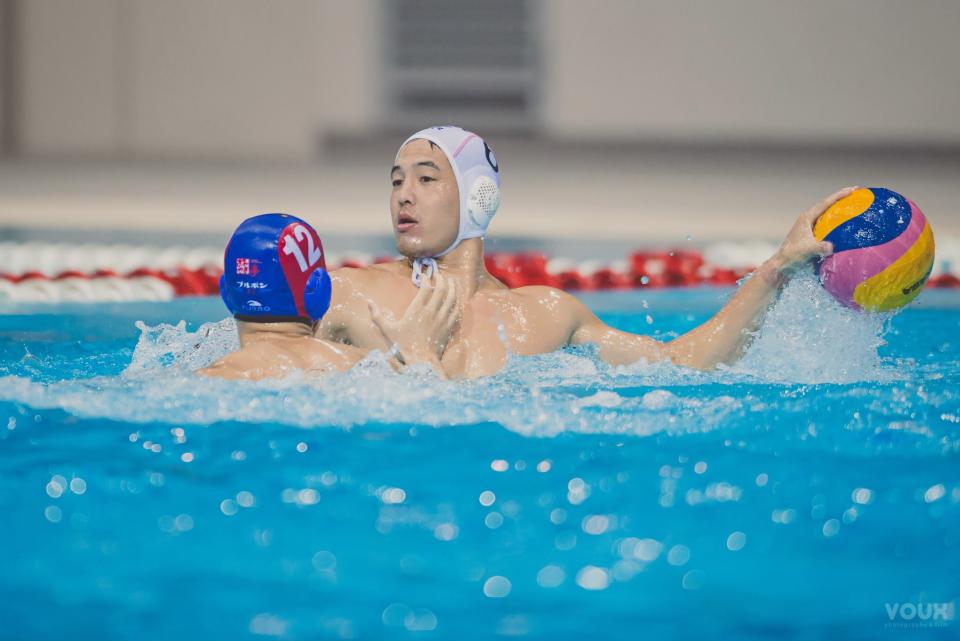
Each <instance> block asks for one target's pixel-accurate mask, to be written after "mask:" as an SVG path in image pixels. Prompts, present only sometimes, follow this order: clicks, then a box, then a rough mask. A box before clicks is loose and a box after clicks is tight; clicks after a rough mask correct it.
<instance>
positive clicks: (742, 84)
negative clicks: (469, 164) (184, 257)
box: [0, 0, 960, 238]
mask: <svg viewBox="0 0 960 641" xmlns="http://www.w3.org/2000/svg"><path fill="white" fill-rule="evenodd" d="M958 27H960V2H956V1H955V0H918V1H916V2H909V3H907V2H902V1H900V0H839V1H838V0H808V1H806V2H802V3H788V2H768V1H764V0H725V1H723V2H712V1H707V0H699V1H696V0H680V1H676V2H654V1H648V0H606V1H598V2H589V3H587V2H579V1H576V0H551V1H546V0H526V1H524V0H486V1H484V2H477V1H474V0H357V1H353V2H342V1H333V0H314V1H309V0H282V1H275V2H263V1H262V0H229V1H227V0H224V1H216V0H163V1H157V0H83V1H82V2H77V1H73V0H0V36H2V43H0V70H2V72H0V73H2V75H0V90H2V99H0V124H2V127H0V131H2V132H3V138H2V140H3V145H2V153H3V155H4V159H5V160H4V162H3V163H2V164H0V180H3V183H2V188H0V224H5V225H7V226H8V227H23V226H26V227H29V226H37V225H40V226H46V227H49V228H60V227H71V226H72V227H85V226H93V227H97V226H101V227H102V226H104V224H105V223H104V221H105V220H109V221H117V222H116V223H115V224H116V225H119V226H121V227H125V226H132V227H138V226H146V227H158V226H164V225H165V226H166V227H178V226H186V227H187V228H191V227H201V228H205V229H210V230H213V229H219V228H222V227H224V226H225V225H227V224H228V223H229V222H232V221H233V220H235V219H239V218H242V217H243V216H245V215H249V214H250V213H255V212H256V210H259V209H261V208H266V209H280V208H282V207H295V208H298V209H301V210H302V209H303V208H308V209H316V210H322V209H325V210H326V211H329V210H330V208H331V203H332V204H333V205H335V207H334V209H336V210H338V211H341V212H343V213H342V215H334V214H327V215H328V217H329V219H330V221H329V226H330V227H331V228H334V229H336V230H339V231H342V232H346V231H350V230H357V231H373V230H380V231H383V232H386V231H389V230H388V229H384V222H383V211H384V210H385V207H386V205H385V200H384V199H385V197H386V192H385V187H386V181H385V178H383V176H384V175H385V173H384V172H385V170H384V167H385V166H386V165H387V163H388V162H389V160H390V158H391V155H392V153H393V151H394V148H395V146H396V144H398V142H399V141H401V140H402V139H403V134H404V133H407V132H409V131H412V130H415V129H418V128H420V127H423V126H427V125H430V124H439V123H447V122H455V123H458V124H462V125H463V126H465V127H468V128H474V129H476V130H479V131H480V132H482V133H484V134H486V135H487V137H488V138H490V139H491V140H492V141H493V143H494V146H495V147H497V149H498V156H499V157H500V158H501V160H506V161H507V162H506V167H508V168H510V169H511V171H513V170H516V171H514V172H513V173H510V174H505V180H509V181H510V182H507V183H505V205H504V208H505V210H507V209H512V210H513V211H517V212H519V211H522V212H523V215H522V216H521V215H519V214H517V215H511V216H501V218H503V219H504V220H506V219H507V218H510V219H511V220H512V222H509V223H505V224H504V225H505V226H504V229H505V231H506V232H508V233H516V234H521V235H523V234H531V235H532V234H536V233H540V232H538V230H542V229H543V227H544V223H545V222H546V223H547V225H546V226H547V227H548V228H549V229H548V230H547V231H546V232H545V233H553V232H556V230H557V229H559V230H560V232H559V233H568V234H576V233H578V231H577V230H578V229H580V228H581V227H582V224H583V223H582V211H583V207H591V208H593V209H596V210H598V213H599V214H601V215H602V216H607V217H608V218H602V216H601V222H602V223H603V224H602V225H601V227H602V226H603V225H606V227H607V228H606V232H605V233H606V234H607V235H617V234H621V233H622V232H623V231H624V230H625V229H626V230H627V231H629V232H630V233H634V234H650V233H651V229H650V227H651V225H650V224H649V223H650V221H651V220H652V219H651V218H643V216H648V217H649V216H654V217H656V219H657V220H658V221H662V220H663V219H664V218H670V216H665V214H676V215H678V216H680V217H681V219H682V220H684V221H686V223H685V224H686V226H687V227H688V228H689V229H695V230H698V231H703V233H706V234H707V235H723V234H724V231H725V230H726V231H727V232H730V231H731V229H730V227H729V225H727V224H726V222H724V223H722V224H721V223H720V220H719V218H722V217H718V216H716V215H714V214H716V213H717V212H718V211H720V212H723V211H724V210H723V207H722V206H719V210H718V209H717V205H716V202H717V200H718V199H717V196H718V189H719V190H720V191H721V192H723V191H725V190H726V191H727V192H728V193H727V195H730V196H731V197H733V196H734V195H739V196H738V197H739V198H740V199H741V200H743V197H742V195H741V194H742V192H743V191H744V190H750V191H751V192H752V194H753V197H751V198H748V199H746V200H750V201H751V202H752V203H753V204H752V205H748V206H745V207H739V208H738V209H737V210H736V211H735V212H734V213H735V215H736V216H740V217H741V218H742V219H743V221H745V222H749V221H751V220H755V221H756V225H752V226H751V231H752V232H753V233H757V234H777V233H779V232H778V231H777V230H779V229H781V228H783V226H784V225H785V223H786V222H789V218H790V217H792V216H793V215H795V213H796V211H797V210H798V208H801V207H806V206H807V205H809V204H810V203H811V202H813V200H815V199H818V198H819V197H821V196H822V195H824V194H825V193H829V192H831V191H833V190H835V189H837V188H839V187H842V186H844V185H845V184H847V183H849V182H855V183H860V182H863V183H864V184H880V183H881V182H882V181H886V183H885V184H889V186H891V187H894V188H900V189H901V190H902V191H905V192H906V193H908V194H909V195H911V196H913V197H914V199H916V200H919V201H920V202H921V203H922V204H924V206H925V208H927V209H930V213H931V215H932V216H933V219H934V220H935V221H936V222H938V223H939V225H940V226H941V227H943V226H946V227H949V228H950V229H951V230H957V229H958V225H960V223H958V222H957V219H958V218H960V216H958V213H960V212H958V210H957V208H956V205H955V204H954V202H953V201H955V200H956V194H955V192H954V191H952V190H953V189H954V185H955V182H954V181H955V179H956V178H957V177H958V176H960V173H957V172H960V161H958V157H960V115H958V114H960V71H958V70H960V38H957V37H956V35H955V33H956V31H957V29H958ZM505 151H506V152H508V153H506V154H505ZM158 162H159V163H160V164H159V165H158V164H157V163H158ZM201 165H202V167H204V168H205V169H202V170H200V169H198V167H199V166H201ZM231 167H232V169H230V168H231ZM225 168H226V169H225ZM280 168H284V169H280ZM204 172H206V173H204ZM558 178H559V179H558ZM570 181H573V182H574V183H579V184H578V185H577V190H574V188H573V187H570V186H568V187H562V186H561V187H558V186H557V185H558V183H569V182H570ZM638 181H639V183H640V184H641V185H644V186H645V187H646V191H645V192H643V196H642V197H641V196H640V195H638V192H637V186H638ZM644 181H646V183H644ZM890 181H892V182H890ZM324 184H326V185H327V186H328V188H329V189H327V190H324V189H321V187H322V186H323V185H324ZM318 185H319V186H318ZM345 185H346V186H345ZM558 189H559V191H557V190H558ZM563 189H568V190H570V191H568V192H564V191H563ZM331 190H332V191H331ZM583 190H592V193H593V197H592V198H591V197H588V196H583V195H581V192H582V191H583ZM911 190H912V191H911ZM224 192H231V193H232V194H233V195H230V194H229V193H228V194H225V193H224ZM511 192H512V193H511ZM111 194H113V195H115V196H116V198H113V199H111V198H112V196H111ZM281 194H282V197H281V196H280V195H281ZM545 199H546V200H545ZM183 203H190V205H189V206H188V207H187V211H186V212H183ZM571 203H572V204H571ZM711 203H714V205H713V209H711ZM931 205H932V206H933V208H931ZM165 209H166V210H173V209H176V211H178V212H182V213H183V215H181V216H180V217H178V216H177V214H173V215H172V217H171V216H168V217H166V218H164V220H165V222H163V221H158V220H157V215H158V214H160V213H162V212H163V211H164V210H165ZM771 211H772V212H776V215H775V216H772V217H771V216H767V215H765V214H764V213H763V212H771ZM938 211H940V212H942V213H941V214H940V216H938V215H937V212H938ZM119 212H122V213H119ZM638 217H639V220H640V222H638ZM751 217H752V218H751ZM938 218H939V219H940V220H938ZM578 219H579V222H578ZM374 221H376V222H374ZM518 221H519V222H518ZM644 221H646V222H644ZM941 221H942V222H941ZM111 224H114V223H111ZM496 224H497V225H500V223H499V222H498V223H496ZM657 227H658V230H659V231H657V232H655V233H654V236H655V235H656V234H657V233H660V234H661V235H663V233H664V232H663V229H661V227H662V225H658V226H657ZM668 228H669V229H668V231H667V232H666V237H669V238H672V237H676V236H677V235H678V234H679V231H677V230H676V229H674V228H672V227H669V224H668ZM564 230H566V231H564ZM598 233H599V235H603V234H604V230H603V229H601V230H598ZM743 234H744V231H743V230H740V231H735V230H734V231H733V233H732V235H735V236H736V235H743Z"/></svg>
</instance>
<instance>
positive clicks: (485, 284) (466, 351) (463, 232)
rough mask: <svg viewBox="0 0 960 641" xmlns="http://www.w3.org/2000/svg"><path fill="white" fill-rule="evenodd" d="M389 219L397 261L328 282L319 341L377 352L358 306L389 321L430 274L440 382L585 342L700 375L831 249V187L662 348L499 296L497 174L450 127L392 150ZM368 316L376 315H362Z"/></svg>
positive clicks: (568, 303)
mask: <svg viewBox="0 0 960 641" xmlns="http://www.w3.org/2000/svg"><path fill="white" fill-rule="evenodd" d="M390 180H391V182H392V185H393V189H392V192H391V196H390V214H391V218H392V222H393V229H394V237H395V239H396V244H397V249H398V250H399V252H400V254H402V255H403V257H404V258H403V259H402V260H399V261H396V262H392V263H384V264H380V265H372V266H370V267H364V268H356V269H353V268H343V269H339V270H336V271H335V272H333V273H332V274H331V276H332V279H333V283H334V286H335V287H336V288H337V292H338V295H337V300H336V301H334V303H333V305H332V306H331V308H330V312H329V313H328V314H327V315H326V316H325V317H324V318H323V321H322V322H321V323H320V324H319V327H318V334H317V335H318V336H320V337H322V338H326V339H330V340H335V341H338V342H341V343H347V344H350V345H354V346H357V347H363V348H367V349H372V348H379V349H386V348H387V347H388V345H387V343H386V342H385V340H384V338H383V336H382V332H380V331H379V330H378V329H377V326H376V324H375V323H374V322H371V317H370V313H369V311H368V304H367V300H368V299H373V300H374V301H375V302H376V303H377V305H378V306H379V307H380V308H382V309H385V310H388V311H391V312H392V313H394V314H399V313H401V312H402V310H403V309H404V307H405V306H406V305H407V303H408V302H409V301H410V300H411V299H412V298H413V297H414V296H415V295H416V292H417V287H418V285H419V283H420V282H421V280H422V278H423V277H424V276H423V275H429V274H430V273H431V272H432V271H434V270H439V271H440V272H441V273H443V275H444V276H446V277H447V278H450V279H452V280H453V281H455V283H456V288H457V292H458V306H459V308H460V310H461V311H460V321H459V323H458V325H457V327H455V328H454V331H453V335H452V336H451V337H450V340H449V343H448V344H447V347H446V351H445V352H444V353H443V356H442V362H443V366H444V369H445V370H446V372H447V373H448V374H450V375H451V376H457V377H474V376H484V375H488V374H492V373H494V372H497V371H498V370H500V369H501V368H502V367H503V365H504V363H505V362H506V360H507V357H508V355H509V354H511V353H512V354H520V355H531V354H542V353H545V352H550V351H553V350H556V349H558V348H560V347H563V346H565V345H571V344H573V345H579V344H586V343H593V344H596V345H597V346H598V348H599V355H600V357H601V358H603V359H604V360H605V361H607V362H609V363H613V364H626V363H633V362H636V361H639V360H646V361H661V360H667V359H668V360H671V361H673V362H674V363H677V364H679V365H685V366H689V367H695V368H700V369H711V368H713V367H715V366H716V365H717V364H719V363H731V362H733V361H735V360H737V359H738V358H739V357H740V356H741V355H742V354H743V352H744V349H745V347H746V345H747V343H748V341H749V340H750V337H751V335H752V330H754V329H756V328H757V327H758V325H759V323H760V322H761V321H762V319H763V316H764V314H765V312H766V310H767V309H768V307H769V306H770V303H771V302H772V301H773V299H774V297H775V296H776V295H777V292H778V291H779V290H780V288H781V286H782V284H783V282H784V281H785V280H786V278H788V277H789V275H790V274H791V273H792V271H793V270H794V268H795V267H797V266H799V265H803V264H806V263H807V262H808V261H810V259H811V258H813V257H815V256H823V255H827V254H829V253H830V252H831V251H832V248H831V245H830V243H828V242H821V241H817V240H816V239H815V238H814V236H813V232H812V228H813V225H814V223H815V222H816V220H817V218H818V217H819V216H820V214H821V213H823V211H824V210H825V209H826V208H827V207H829V206H830V205H831V204H832V203H833V202H835V201H836V200H838V199H840V198H843V197H844V196H846V195H848V194H849V193H851V192H852V191H853V189H854V188H852V187H851V188H848V189H844V190H842V191H839V192H837V193H835V194H833V195H831V196H829V197H827V198H826V199H824V200H823V201H821V202H820V203H818V204H817V205H815V206H813V207H812V208H810V209H809V210H807V211H806V212H804V213H803V214H801V216H800V217H799V218H798V219H797V221H796V223H795V225H794V226H793V228H792V229H791V230H790V232H789V234H788V235H787V237H786V240H784V242H783V244H782V245H781V246H780V248H779V250H778V251H777V252H776V253H775V255H773V256H772V257H771V258H770V259H769V260H767V261H766V262H765V263H764V264H763V265H762V266H761V267H760V268H759V269H758V270H757V271H756V272H754V274H753V277H751V278H749V279H748V280H747V281H746V282H745V283H744V284H743V285H742V286H741V287H740V288H739V289H738V290H737V292H736V293H735V294H734V295H733V296H732V297H731V299H730V300H729V301H728V302H727V304H726V305H725V306H724V307H723V309H721V310H720V311H719V312H718V313H717V314H716V315H715V316H714V317H713V318H711V319H710V320H709V321H707V322H706V323H704V324H703V325H701V326H699V327H697V328H696V329H694V330H692V331H690V332H688V333H687V334H685V335H683V336H680V337H678V338H676V339H674V340H672V341H670V342H667V343H661V342H659V341H657V340H654V339H652V338H650V337H647V336H639V335H635V334H630V333H627V332H622V331H619V330H617V329H614V328H612V327H609V326H607V325H606V324H604V323H603V322H601V321H600V320H599V319H598V318H597V317H596V316H595V315H594V314H593V313H592V312H591V311H590V310H589V309H588V308H587V307H586V306H585V305H583V303H581V302H580V301H579V300H577V299H576V298H575V297H574V296H572V295H570V294H567V293H566V292H563V291H561V290H558V289H554V288H552V287H542V286H534V287H520V288H517V289H513V290H511V289H508V288H507V287H506V286H505V285H504V284H503V283H501V282H500V281H498V280H496V279H495V278H494V277H493V276H491V275H490V274H489V273H488V272H487V270H486V269H485V267H484V262H483V251H484V249H483V237H484V235H485V234H486V230H487V227H488V225H489V224H490V221H491V219H492V218H493V216H494V214H495V213H496V210H497V207H498V206H499V204H500V166H499V164H498V162H497V159H496V156H495V155H494V153H493V150H492V149H491V148H490V146H489V145H487V144H486V142H484V140H483V139H482V138H480V137H479V136H477V135H476V134H474V133H471V132H469V131H465V130H463V129H460V128H458V127H431V128H429V129H424V130H422V131H420V132H417V133H415V134H413V135H412V136H410V137H409V138H408V139H407V140H406V141H405V142H404V143H403V145H401V147H400V150H399V152H398V153H397V155H396V158H395V160H394V164H393V167H392V168H391V170H390ZM373 320H375V319H373Z"/></svg>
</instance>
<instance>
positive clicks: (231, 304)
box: [220, 214, 332, 323]
mask: <svg viewBox="0 0 960 641" xmlns="http://www.w3.org/2000/svg"><path fill="white" fill-rule="evenodd" d="M223 268H224V269H223V276H221V277H220V297H221V298H222V299H223V303H224V305H226V306H227V309H228V310H230V313H232V314H233V315H234V317H236V318H237V319H239V320H243V321H247V322H260V323H269V322H290V321H296V322H303V323H312V322H315V321H318V320H320V319H321V318H322V317H323V315H324V314H325V313H326V312H327V309H328V308H329V307H330V295H331V289H332V286H331V282H330V275H329V274H328V273H327V270H326V264H325V262H324V257H323V246H322V245H321V243H320V237H319V236H318V235H317V232H316V230H314V229H313V228H312V227H311V226H310V225H309V224H307V223H306V222H304V221H303V220H301V219H299V218H296V217H294V216H290V215H287V214H262V215H260V216H254V217H253V218H248V219H247V220H245V221H244V222H243V223H241V224H240V226H239V227H237V230H236V231H235V232H234V233H233V237H232V238H231V239H230V242H229V244H228V245H227V249H226V251H225V252H224V265H223Z"/></svg>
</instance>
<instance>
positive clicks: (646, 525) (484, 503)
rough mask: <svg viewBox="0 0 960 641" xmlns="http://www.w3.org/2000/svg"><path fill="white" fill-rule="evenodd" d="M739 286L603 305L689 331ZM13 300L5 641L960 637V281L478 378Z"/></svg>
mask: <svg viewBox="0 0 960 641" xmlns="http://www.w3.org/2000/svg"><path fill="white" fill-rule="evenodd" d="M728 294H729V290H718V289H691V290H661V291H656V292H644V291H635V292H621V293H604V294H593V295H590V296H585V297H584V299H585V300H586V301H587V302H588V304H589V305H590V306H591V307H592V308H593V309H595V310H596V311H597V312H598V313H600V315H601V316H602V317H603V318H604V319H605V320H606V321H607V322H609V323H611V324H613V325H615V326H618V327H620V328H623V329H627V330H633V331H639V332H646V333H652V334H655V335H657V336H660V337H669V336H672V335H675V334H676V333H677V332H682V331H685V330H686V329H688V328H691V327H693V326H695V325H696V324H697V323H699V322H702V321H703V320H704V319H706V318H707V317H708V316H709V315H710V314H711V313H712V312H713V311H715V310H716V309H718V308H719V306H720V304H721V303H722V300H723V298H724V297H725V296H726V295H728ZM3 311H6V312H8V315H4V316H0V376H2V377H3V378H2V385H0V409H2V412H3V413H2V414H0V448H2V451H3V456H2V457H0V511H2V514H3V515H4V525H3V527H2V530H0V549H2V554H3V559H4V561H3V573H2V578H0V603H2V605H0V612H2V614H3V617H2V620H3V623H2V624H0V626H2V627H0V638H11V639H14V638H16V639H22V638H31V639H40V638H44V639H46V638H49V639H62V638H96V639H134V638H136V639H169V638H174V637H178V638H181V639H193V638H197V639H237V638H283V639H315V638H357V639H375V638H398V637H401V638H404V637H409V638H444V639H473V638H493V637H499V636H519V637H523V638H551V639H591V640H592V639H614V638H616V639H623V638H641V637H643V638H712V637H721V638H727V639H735V638H740V639H780V638H820V637H829V638H871V639H876V638H901V637H903V636H904V635H905V634H907V635H909V636H910V638H927V637H930V638H946V637H948V636H956V635H957V633H958V630H960V627H958V626H960V622H957V621H956V620H955V619H953V620H951V619H950V617H947V619H946V620H945V619H944V618H943V617H942V616H941V617H935V618H926V617H924V618H921V616H920V615H918V614H917V611H918V610H917V606H919V612H920V613H924V612H929V611H927V610H925V608H927V607H928V604H943V603H949V602H951V601H953V600H955V599H957V597H958V596H960V595H958V591H960V582H958V580H957V577H958V576H960V465H958V463H960V391H958V389H957V388H958V383H960V331H958V329H960V295H958V293H957V292H948V291H927V292H925V293H924V294H923V295H922V296H921V297H920V299H919V301H918V302H917V304H915V305H913V306H911V307H910V308H909V309H908V310H907V311H905V312H904V313H902V314H900V315H898V316H896V317H894V318H892V319H884V318H881V317H874V316H861V315H857V314H855V313H853V312H849V311H847V310H844V309H842V308H840V307H838V306H837V305H836V304H835V303H834V302H833V301H832V299H830V298H829V296H827V295H826V294H824V292H822V291H821V290H820V289H819V288H818V286H817V285H816V283H814V282H812V281H811V280H800V281H797V282H795V283H793V284H791V286H790V287H789V288H788V290H787V291H786V292H785V293H784V296H783V298H782V300H781V302H780V304H779V305H778V306H777V308H776V309H775V310H774V311H773V312H772V313H771V315H770V317H769V318H768V322H767V324H766V325H765V328H764V330H763V333H762V335H761V336H760V337H759V339H758V341H757V342H756V344H755V345H754V347H753V348H752V350H751V351H750V353H749V354H748V355H747V357H746V358H745V359H744V361H743V362H742V363H741V365H739V366H737V367H736V368H733V369H730V370H725V371H720V372H715V373H711V374H702V373H697V372H691V371H684V370H680V369H677V368H673V367H667V366H647V365H635V366H631V367H626V368H610V367H607V366H605V365H603V364H602V363H600V362H598V361H597V359H596V358H595V357H594V356H593V354H592V353H591V351H590V350H589V349H573V350H567V351H564V352H560V353H557V354H552V355H546V356H540V357H532V358H516V359H512V360H511V361H510V363H509V365H508V367H507V369H506V370H505V371H504V372H503V373H501V374H499V375H497V376H494V377H491V378H489V379H483V380H479V381H473V382H443V381H439V380H436V379H435V378H433V377H432V376H430V375H428V374H426V373H424V372H410V373H407V374H404V375H399V374H394V373H392V372H391V371H390V370H389V369H388V368H387V367H386V366H385V365H384V364H383V363H382V362H380V361H379V360H378V359H377V358H375V357H374V358H371V359H369V360H368V361H367V362H365V363H363V364H361V366H359V367H358V368H356V369H355V370H353V371H351V372H349V373H347V374H343V375H339V376H334V377H330V378H327V379H323V380H320V381H316V380H304V379H300V380H290V381H283V382H277V381H273V382H263V383H258V384H230V383H227V382H224V381H215V380H198V379H197V378H195V377H194V376H193V375H191V374H190V373H189V370H190V369H194V368H196V367H199V366H201V365H203V364H206V363H208V362H210V361H211V360H212V359H214V358H215V357H216V356H217V355H219V354H221V353H223V351H225V350H226V349H228V348H229V347H230V345H232V344H233V341H234V339H233V337H232V334H231V327H230V321H223V322H220V323H214V324H208V325H202V324H203V323H205V322H207V321H212V320H217V319H221V318H223V317H224V315H225V314H224V312H223V310H222V307H221V305H220V302H219V301H218V300H216V299H212V298H202V299H181V300H178V301H177V302H174V303H166V304H115V305H98V306H96V307H90V306H83V305H76V306H68V305H62V306H56V307H49V306H35V307H33V308H30V307H17V308H8V309H6V310H3ZM180 320H184V321H185V323H184V324H182V325H179V326H178V325H176V323H177V322H178V321H180ZM137 321H142V323H140V324H139V326H138V325H136V324H135V323H136V322H137ZM165 323H166V325H165ZM937 607H938V608H940V609H938V610H935V611H934V612H940V613H941V614H943V613H944V612H947V613H949V614H950V616H951V617H952V616H953V613H954V612H955V608H954V609H950V608H949V607H946V609H943V607H941V606H937ZM911 608H913V609H912V610H911ZM911 614H912V615H913V616H911Z"/></svg>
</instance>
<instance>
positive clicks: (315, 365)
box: [197, 332, 367, 381]
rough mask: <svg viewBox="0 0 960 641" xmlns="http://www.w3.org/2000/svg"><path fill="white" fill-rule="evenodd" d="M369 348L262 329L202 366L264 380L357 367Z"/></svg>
mask: <svg viewBox="0 0 960 641" xmlns="http://www.w3.org/2000/svg"><path fill="white" fill-rule="evenodd" d="M366 354H367V350H365V349H359V348H357V347H353V346H351V345H343V344H339V343H331V342H329V341H323V340H319V339H317V338H314V337H313V336H292V337H290V336H285V335H280V334H277V333H267V332H263V333H258V336H257V337H256V338H251V339H249V340H248V341H247V344H245V345H244V346H243V347H241V348H240V349H239V350H237V351H235V352H232V353H230V354H227V355H226V356H224V357H223V358H221V359H220V360H219V361H217V362H216V363H214V364H213V365H211V366H210V367H207V368H205V369H202V370H199V371H198V372H197V373H198V374H202V375H204V376H215V377H218V378H226V379H230V380H252V381H256V380H260V379H263V378H278V377H283V376H288V375H290V374H291V373H293V372H294V371H296V370H300V371H302V372H304V373H305V374H307V375H310V374H320V373H326V372H342V371H346V370H348V369H350V368H351V367H353V366H354V365H355V364H356V363H357V362H359V361H360V360H361V359H362V358H363V357H364V356H365V355H366Z"/></svg>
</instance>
